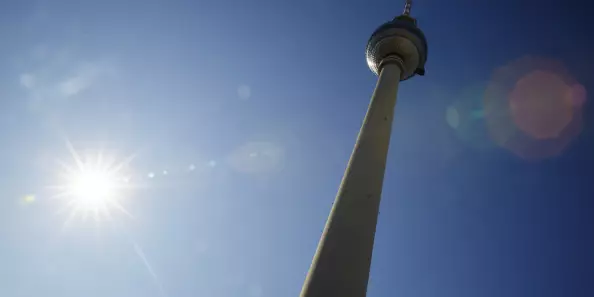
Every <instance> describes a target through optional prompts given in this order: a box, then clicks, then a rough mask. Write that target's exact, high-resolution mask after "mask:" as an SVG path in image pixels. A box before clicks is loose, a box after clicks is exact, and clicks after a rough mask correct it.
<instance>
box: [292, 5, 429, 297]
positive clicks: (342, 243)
mask: <svg viewBox="0 0 594 297" xmlns="http://www.w3.org/2000/svg"><path fill="white" fill-rule="evenodd" d="M411 6H412V0H407V1H406V4H405V6H404V12H403V13H402V15H400V16H397V17H396V18H394V19H393V20H392V21H390V22H387V23H385V24H383V25H381V26H380V27H379V28H378V29H377V30H375V32H373V34H372V35H371V38H369V41H368V42H367V48H366V56H367V65H369V68H370V69H371V71H373V72H374V73H375V74H376V75H378V81H377V85H376V87H375V90H374V92H373V95H372V96H371V103H370V104H369V107H368V109H367V114H366V115H365V119H364V121H363V125H362V126H361V130H360V131H359V136H358V138H357V142H356V143H355V148H354V150H353V152H352V154H351V158H350V160H349V163H348V166H347V169H346V171H345V173H344V176H343V178H342V182H341V184H340V188H339V189H338V194H337V196H336V200H335V201H334V205H333V206H332V210H331V211H330V215H329V217H328V221H327V222H326V227H325V228H324V232H323V234H322V238H321V239H320V242H319V244H318V248H317V250H316V253H315V256H314V258H313V261H312V264H311V267H310V269H309V272H308V274H307V277H306V279H305V283H304V284H303V288H302V290H301V295H300V296H301V297H364V296H365V295H366V294H367V282H368V279H369V270H370V267H371V254H372V251H373V240H374V236H375V228H376V224H377V217H378V213H379V206H380V197H381V193H382V185H383V180H384V171H385V168H386V158H387V155H388V146H389V143H390V133H391V130H392V120H393V118H394V106H395V105H396V94H397V93H398V85H399V83H400V81H403V80H407V79H409V78H411V77H413V76H414V75H415V74H419V75H424V74H425V61H426V60H427V40H426V39H425V35H424V34H423V32H422V31H421V30H420V29H419V28H418V27H417V21H416V20H415V19H414V18H413V17H411V16H410V9H411Z"/></svg>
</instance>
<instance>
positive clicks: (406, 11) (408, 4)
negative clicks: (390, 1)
mask: <svg viewBox="0 0 594 297" xmlns="http://www.w3.org/2000/svg"><path fill="white" fill-rule="evenodd" d="M411 6H412V0H406V2H405V3H404V11H403V12H402V14H403V15H405V16H409V15H410V8H411Z"/></svg>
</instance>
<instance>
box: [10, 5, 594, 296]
mask: <svg viewBox="0 0 594 297" xmlns="http://www.w3.org/2000/svg"><path fill="white" fill-rule="evenodd" d="M401 2H403V1H396V0H390V1H387V0H377V1H358V2H355V1H351V2H348V1H337V0H315V1H314V0H302V1H272V0H262V1H236V0H218V1H173V0H172V1H163V0H148V1H113V0H107V1H49V0H48V1H5V2H3V3H2V4H0V36H2V46H1V47H0V66H1V67H0V96H1V97H0V100H1V101H0V102H1V104H2V109H0V123H1V125H0V139H2V142H1V146H0V170H1V171H0V189H1V191H2V192H1V194H2V195H1V196H0V198H1V199H0V203H1V205H0V295H1V296H7V297H13V296H14V297H17V296H49V297H58V296H59V297H79V296H85V297H106V296H110V297H119V296H122V297H134V296H138V297H140V296H142V297H150V296H159V297H161V296H176V297H184V296H220V297H231V296H248V297H284V296H287V297H288V296H297V295H298V294H299V291H300V289H301V285H302V283H303V280H304V277H305V273H306V271H307V269H308V268H309V265H310V262H311V258H312V256H313V253H314V251H315V247H316V245H317V242H318V240H319V237H320V235H321V230H322V228H323V226H324V223H325V220H326V217H327V215H328V212H329V210H330V207H331V205H332V202H333V199H334V195H335V193H336V189H337V187H338V184H339V182H340V179H341V177H342V172H343V170H344V168H345V165H346V162H347V160H348V157H349V154H350V152H351V149H352V146H353V144H354V141H355V138H356V134H357V132H358V129H359V126H360V124H361V121H362V118H363V116H364V112H365V109H366V106H367V104H368V100H369V97H370V95H371V92H372V90H373V87H374V86H375V81H376V77H375V76H374V75H373V74H372V73H371V72H370V71H369V70H368V68H367V65H366V64H365V58H364V49H365V44H366V41H367V39H368V37H369V36H370V34H371V33H372V32H373V30H374V29H375V28H376V27H377V26H379V25H380V24H381V23H382V22H384V21H387V20H389V19H391V18H392V17H393V16H395V15H396V14H398V13H400V11H401V9H402V3H401ZM416 2H417V3H415V5H414V7H413V14H414V15H415V16H417V17H418V19H419V25H420V26H421V27H422V29H423V30H424V31H425V33H426V35H427V38H428V41H429V60H428V64H427V75H426V76H425V77H417V78H414V79H412V80H410V81H406V82H405V83H403V84H402V85H401V89H400V96H399V101H398V104H397V109H396V110H397V111H396V118H395V122H394V129H393V136H392V142H391V147H390V155H389V164H388V168H387V173H386V179H385V188H384V193H383V200H382V206H381V215H380V219H379V225H378V232H377V234H376V248H375V253H374V258H373V265H372V272H371V280H370V285H369V294H368V295H369V296H370V297H379V296H411V297H412V296H414V297H434V296H456V297H461V296H462V297H475V296H483V297H500V296H518V297H519V296H522V297H525V296H539V297H548V296H564V297H565V296H572V297H578V296H584V297H585V296H592V294H594V285H593V284H592V275H594V220H593V219H592V217H593V216H592V215H593V210H594V202H593V201H592V199H593V197H594V195H593V192H594V191H593V188H592V181H593V180H594V143H593V140H592V139H594V134H593V133H594V132H593V127H594V126H593V125H594V123H593V122H592V116H594V113H593V110H592V104H591V102H588V101H586V103H585V104H583V105H581V104H580V105H579V106H578V107H576V108H574V109H573V110H572V112H571V113H570V115H569V120H571V121H572V123H574V122H575V121H578V118H579V117H580V116H579V115H581V121H578V122H575V125H578V126H579V127H581V129H577V128H576V129H575V131H577V132H575V133H570V134H571V135H570V136H567V137H566V138H567V139H569V140H567V139H566V138H563V137H562V135H561V134H563V133H561V134H559V133H556V134H555V133H552V134H551V133H548V134H547V133H546V132H547V131H549V130H550V129H553V130H555V129H554V128H555V127H553V128H551V127H548V128H546V127H545V128H542V127H541V126H538V125H539V124H542V123H544V122H546V123H562V125H566V124H567V123H566V122H564V121H563V120H560V121H555V120H553V119H554V118H558V117H561V116H559V114H560V113H561V111H560V110H559V109H555V108H553V109H550V110H549V113H543V114H541V116H540V118H539V119H540V121H539V120H538V119H537V120H536V121H532V122H531V121H528V124H526V125H528V126H530V125H532V126H533V128H534V125H537V126H538V127H535V128H534V129H536V130H534V129H533V130H530V129H529V128H526V127H525V126H523V127H524V128H523V129H524V130H522V129H519V130H518V129H515V130H513V129H512V128H513V127H512V128H509V127H510V124H509V123H507V126H505V125H503V126H505V127H508V128H509V129H512V130H513V131H515V132H514V133H516V134H514V135H520V136H518V137H520V138H521V141H520V142H522V141H524V142H522V143H525V142H526V141H527V142H528V143H530V145H532V146H530V145H519V146H518V145H511V144H510V143H512V144H513V143H514V142H513V141H511V142H510V141H508V142H506V141H498V140H496V139H499V138H497V137H496V135H499V134H498V133H500V132H501V129H503V128H498V127H500V125H498V124H497V123H498V122H497V121H498V120H497V119H495V120H494V121H495V122H496V124H495V125H489V118H488V116H489V112H485V104H486V103H485V102H491V101H489V100H499V99H501V98H499V99H497V98H495V99H492V98H491V99H488V98H487V99H485V98H486V97H488V94H487V95H485V93H489V92H486V91H485V88H486V86H488V85H492V84H493V83H495V84H497V83H499V84H507V85H508V86H514V84H515V83H516V81H515V80H517V79H518V77H515V76H513V75H509V74H505V73H507V72H506V71H508V72H509V71H511V72H514V71H516V70H514V69H516V68H518V69H520V68H521V69H520V70H517V71H516V72H518V71H519V72H522V71H524V72H522V73H524V74H525V73H526V71H528V72H530V71H531V70H530V69H533V68H534V67H536V68H538V67H541V66H542V65H543V64H542V63H541V62H536V63H532V64H530V63H529V64H530V65H532V66H527V67H528V68H530V67H532V68H530V69H529V70H525V69H524V68H522V67H524V66H514V65H517V63H516V64H514V63H515V62H514V61H518V59H526V58H525V57H526V56H539V57H544V58H545V59H548V61H555V63H562V64H563V65H564V66H563V67H565V69H566V72H567V73H566V76H571V77H573V81H574V82H575V85H580V86H582V91H583V90H584V89H585V90H586V91H590V93H591V92H594V89H593V88H594V81H593V76H592V65H594V64H592V62H593V60H592V58H591V54H592V53H593V52H594V43H593V42H592V41H591V36H590V35H589V34H588V33H591V32H592V31H593V29H594V23H593V22H592V20H591V19H590V14H588V13H587V9H585V7H579V5H576V4H572V5H569V4H568V5H565V4H562V3H561V2H559V1H548V2H547V1H536V0H534V1H515V0H500V1H469V0H466V1H465V0H453V1H437V0H419V1H416ZM478 2H481V3H480V4H479V3H478ZM510 63H511V64H510ZM520 64H521V63H520ZM506 65H508V66H507V68H501V67H504V66H506ZM509 65H511V66H509ZM534 65H536V66H534ZM542 67H544V66H542ZM554 68H555V67H554ZM497 69H499V70H500V72H501V71H503V74H500V75H497V74H496V73H497ZM502 69H503V70H502ZM510 69H511V70H510ZM522 69H524V70H522ZM555 69H558V67H557V68H555ZM514 73H515V72H514ZM519 75H520V76H521V75H522V74H519ZM510 77H511V78H510ZM502 81H503V82H502ZM578 83H579V84H578ZM545 84H546V83H545ZM545 84H543V85H545ZM487 89H488V87H487ZM582 93H583V92H582ZM493 96H495V95H492V94H491V97H493ZM502 96H503V95H502ZM495 97H496V96H495ZM500 97H501V96H500ZM503 97H505V96H503ZM582 97H583V96H582ZM588 97H589V99H591V96H588ZM506 98H507V97H505V98H503V100H502V101H501V100H500V101H497V102H503V103H504V104H503V105H505V106H507V105H506V104H507V103H506V102H508V101H507V99H506ZM555 99H556V98H552V99H551V100H552V101H550V100H549V101H546V102H549V103H550V102H553V103H554V102H556V101H555ZM582 99H583V98H582ZM581 102H583V100H582V101H581ZM547 104H548V103H547ZM495 105H496V106H501V104H500V105H497V104H495ZM545 105H546V104H545ZM528 107H530V104H528ZM541 107H542V106H541ZM545 107H546V106H545ZM545 109H546V108H545ZM528 110H532V109H530V108H528ZM539 110H542V109H539ZM469 114H470V115H471V116H469ZM495 114H497V113H495ZM565 116H566V117H565V118H566V119H567V114H565ZM543 117H544V119H545V121H544V122H543V121H542V119H543ZM547 117H551V118H552V119H550V121H549V119H548V118H547ZM537 118H538V116H537ZM512 122H513V123H515V124H517V123H518V122H521V121H517V120H516V121H515V122H514V121H512ZM515 124H511V125H512V126H514V125H515ZM518 125H519V124H518ZM559 125H561V124H559ZM563 127H565V126H563ZM563 127H562V128H563ZM541 128H542V129H545V130H547V129H549V130H547V131H544V132H543V133H544V134H546V135H545V136H546V138H547V139H545V140H542V139H541V140H538V139H533V138H531V137H530V136H531V133H532V134H534V133H536V132H535V131H537V132H538V131H541V132H542V129H541ZM509 129H508V130H509ZM539 129H541V130H539ZM568 129H569V128H567V129H565V130H568ZM508 130H505V131H508ZM565 130H564V131H565ZM518 131H519V132H518ZM522 131H523V132H522ZM549 132H550V131H549ZM557 132H559V131H557ZM518 133H519V134H518ZM504 134H505V133H504ZM494 135H495V136H494ZM506 135H507V134H506ZM532 136H533V135H532ZM541 136H542V134H541ZM561 138H563V139H562V140H560V139H561ZM65 139H68V140H69V141H71V142H72V144H73V145H74V147H75V148H76V149H77V150H80V151H83V150H99V149H103V150H104V151H106V152H108V153H109V154H113V155H114V156H117V157H119V158H125V157H126V156H128V155H131V154H135V155H136V158H135V159H134V160H133V161H132V162H131V163H130V170H132V171H133V173H134V174H133V176H132V182H133V183H134V184H135V185H142V187H138V188H135V189H133V190H131V191H128V192H126V193H127V197H125V199H123V201H122V203H123V204H124V206H125V207H126V209H127V210H128V211H129V212H130V213H131V214H132V215H133V216H134V218H133V219H132V218H130V217H128V216H126V215H124V214H121V213H117V212H116V213H115V215H114V216H113V218H112V220H111V221H102V222H99V223H97V222H94V221H93V220H87V221H83V220H82V219H74V220H73V221H71V222H70V224H68V225H67V226H64V222H65V221H66V218H67V214H64V213H58V214H57V213H56V210H57V209H59V208H60V207H61V205H59V204H60V203H61V201H57V200H55V199H50V197H51V196H52V191H51V190H50V189H48V187H47V186H48V185H51V184H53V183H55V182H56V179H57V175H58V172H59V167H58V165H57V163H56V160H57V159H60V160H65V161H67V162H72V160H71V158H70V156H69V152H68V150H67V147H66V145H65ZM506 139H507V138H506ZM561 142H562V143H561ZM527 146H529V147H531V149H530V150H528V152H526V151H522V149H523V148H526V147H527ZM551 146H552V147H554V149H550V150H548V149H547V150H546V152H545V153H542V151H539V150H545V149H544V148H546V147H551ZM518 147H519V148H518ZM539 152H541V153H539ZM551 152H552V153H551ZM191 165H194V166H193V167H191V168H190V166H191ZM191 169H193V170H191ZM165 170H166V171H167V173H168V174H167V175H164V174H163V171H165ZM151 172H152V173H154V177H152V178H150V177H149V173H151ZM27 195H34V197H35V200H34V201H33V202H31V200H29V201H28V202H25V200H23V199H24V197H26V196H27Z"/></svg>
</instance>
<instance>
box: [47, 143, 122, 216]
mask: <svg viewBox="0 0 594 297" xmlns="http://www.w3.org/2000/svg"><path fill="white" fill-rule="evenodd" d="M67 145H68V149H69V151H70V154H71V156H72V159H73V161H74V162H73V163H74V164H68V163H65V162H60V161H59V162H58V163H59V164H60V165H61V170H60V172H59V174H58V176H59V178H60V182H59V183H58V185H55V186H51V187H50V188H52V189H54V190H56V193H55V195H54V196H53V197H54V198H56V199H59V200H61V201H62V202H63V204H62V207H61V210H60V211H62V212H63V211H67V212H68V213H69V217H68V219H67V221H66V223H68V222H69V221H70V220H71V219H72V218H74V217H76V216H82V218H83V219H86V218H87V217H89V216H92V217H93V218H94V219H95V220H97V221H99V220H101V219H104V218H107V219H109V218H111V215H112V210H118V211H120V212H122V213H125V214H127V215H130V213H129V212H128V211H127V210H126V209H125V208H124V207H123V206H122V204H121V202H122V200H123V199H124V198H126V196H127V195H128V194H129V193H128V190H129V189H130V188H131V185H130V184H129V172H127V171H128V164H129V163H130V161H131V160H132V157H129V158H127V159H124V160H123V161H119V162H118V160H117V158H115V157H114V156H113V155H108V156H106V155H105V154H104V153H103V152H101V151H97V152H92V151H89V152H86V153H85V154H83V155H82V156H81V154H80V153H78V152H77V151H76V150H74V147H73V146H72V144H70V143H69V142H67ZM130 216H131V215H130Z"/></svg>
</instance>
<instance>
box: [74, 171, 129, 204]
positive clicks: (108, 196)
mask: <svg viewBox="0 0 594 297" xmlns="http://www.w3.org/2000/svg"><path fill="white" fill-rule="evenodd" d="M70 179H71V180H70V181H69V184H68V193H69V194H71V195H72V198H74V199H76V200H77V203H78V204H79V206H81V207H82V208H84V209H88V210H94V209H96V208H99V209H102V208H105V207H106V206H107V205H106V204H109V203H110V202H111V200H112V199H114V198H116V194H117V187H118V183H117V175H115V174H113V173H112V172H109V171H108V170H105V169H103V168H83V170H82V171H81V172H77V173H76V174H74V175H73V176H72V177H71V178H70Z"/></svg>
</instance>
